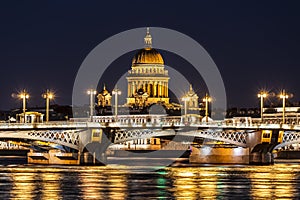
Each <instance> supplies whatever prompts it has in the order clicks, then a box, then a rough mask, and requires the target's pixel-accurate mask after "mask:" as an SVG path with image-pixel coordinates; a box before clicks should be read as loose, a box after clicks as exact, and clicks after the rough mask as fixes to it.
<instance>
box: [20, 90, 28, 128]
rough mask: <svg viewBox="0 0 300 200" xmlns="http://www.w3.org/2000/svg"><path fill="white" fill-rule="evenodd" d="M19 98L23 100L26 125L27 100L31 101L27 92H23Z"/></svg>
mask: <svg viewBox="0 0 300 200" xmlns="http://www.w3.org/2000/svg"><path fill="white" fill-rule="evenodd" d="M18 96H19V98H20V99H22V100H23V115H24V123H26V119H25V114H26V99H29V94H28V93H27V92H26V90H23V91H22V92H21V93H19V95H18Z"/></svg>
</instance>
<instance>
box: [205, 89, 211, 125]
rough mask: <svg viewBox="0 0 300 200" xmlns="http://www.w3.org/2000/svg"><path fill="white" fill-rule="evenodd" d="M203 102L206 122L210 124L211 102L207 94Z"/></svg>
mask: <svg viewBox="0 0 300 200" xmlns="http://www.w3.org/2000/svg"><path fill="white" fill-rule="evenodd" d="M203 102H205V121H206V122H208V102H211V98H210V96H208V94H207V93H206V94H205V97H204V98H203Z"/></svg>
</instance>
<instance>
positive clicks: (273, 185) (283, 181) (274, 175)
mask: <svg viewBox="0 0 300 200" xmlns="http://www.w3.org/2000/svg"><path fill="white" fill-rule="evenodd" d="M297 171H298V169H297ZM250 178H251V180H252V188H251V193H252V197H253V199H262V198H264V199H277V198H296V197H297V195H298V194H297V188H296V187H297V185H296V184H297V180H296V174H295V173H294V169H293V168H292V167H291V166H290V167H289V168H287V167H285V166H283V167H280V165H278V167H276V168H275V167H274V166H268V167H261V168H259V170H255V171H252V172H251V173H250Z"/></svg>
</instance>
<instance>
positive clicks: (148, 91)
mask: <svg viewBox="0 0 300 200" xmlns="http://www.w3.org/2000/svg"><path fill="white" fill-rule="evenodd" d="M147 86H148V88H147V93H148V95H149V96H150V94H151V88H150V82H148V83H147Z"/></svg>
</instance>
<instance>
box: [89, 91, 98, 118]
mask: <svg viewBox="0 0 300 200" xmlns="http://www.w3.org/2000/svg"><path fill="white" fill-rule="evenodd" d="M87 94H88V95H90V117H91V119H92V116H93V115H94V104H95V102H94V96H95V95H96V94H97V91H96V90H94V89H89V90H87Z"/></svg>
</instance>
